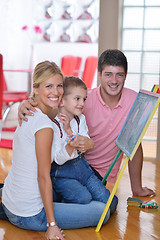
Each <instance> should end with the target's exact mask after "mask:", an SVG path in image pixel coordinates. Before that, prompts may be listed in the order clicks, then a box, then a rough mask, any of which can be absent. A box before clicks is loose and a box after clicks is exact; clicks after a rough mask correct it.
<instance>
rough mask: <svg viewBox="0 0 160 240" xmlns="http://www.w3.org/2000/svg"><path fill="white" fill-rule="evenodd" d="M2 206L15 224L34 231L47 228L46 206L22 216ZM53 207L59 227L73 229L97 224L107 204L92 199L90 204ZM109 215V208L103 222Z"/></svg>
mask: <svg viewBox="0 0 160 240" xmlns="http://www.w3.org/2000/svg"><path fill="white" fill-rule="evenodd" d="M2 207H3V209H4V212H5V214H6V215H7V217H8V219H9V221H10V222H11V223H12V224H14V225H15V226H17V227H19V228H22V229H27V230H34V231H46V230H47V226H46V224H47V220H46V214H45V210H44V208H43V209H42V211H41V212H40V213H39V214H37V215H35V216H32V217H20V216H16V215H14V214H13V213H11V212H10V211H9V210H8V209H7V208H6V207H5V206H4V205H3V204H2ZM53 208H54V216H55V220H56V222H57V225H58V227H60V228H62V229H73V228H84V227H95V226H97V224H98V222H99V219H100V217H101V214H102V212H103V210H104V208H105V204H104V203H101V202H96V201H91V202H90V203H89V204H72V203H53ZM109 217H110V210H108V212H107V214H106V217H105V219H104V222H103V224H104V223H106V222H107V221H108V219H109Z"/></svg>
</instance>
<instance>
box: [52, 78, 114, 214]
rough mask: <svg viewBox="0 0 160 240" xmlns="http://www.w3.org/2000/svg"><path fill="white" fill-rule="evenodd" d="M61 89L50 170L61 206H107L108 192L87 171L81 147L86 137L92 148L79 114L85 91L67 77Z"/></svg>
mask: <svg viewBox="0 0 160 240" xmlns="http://www.w3.org/2000/svg"><path fill="white" fill-rule="evenodd" d="M63 86H64V95H63V98H62V103H61V105H60V107H59V114H58V116H57V117H56V118H55V120H54V123H55V126H54V143H53V145H54V151H53V152H54V162H53V163H52V169H51V177H52V181H53V186H54V187H55V189H56V192H57V193H59V194H60V195H61V196H62V198H63V201H64V202H72V203H81V204H86V203H89V202H90V201H91V200H95V201H101V202H104V203H106V202H107V200H108V198H109V196H110V192H109V190H108V189H106V188H105V186H104V185H103V184H102V182H101V181H100V180H99V179H98V178H97V177H96V176H95V174H94V172H93V171H92V169H91V168H90V167H89V163H88V162H87V161H86V160H85V157H84V155H83V153H84V151H83V146H82V145H81V136H85V137H86V138H87V139H88V142H89V144H90V146H91V147H90V149H92V148H93V147H94V143H93V140H91V139H90V138H89V136H88V127H87V125H86V120H85V116H84V115H83V114H82V112H83V110H84V105H85V100H86V98H87V87H86V85H85V83H84V82H83V81H82V80H81V79H79V78H77V77H66V78H65V80H64V85H63ZM117 203H118V199H117V197H116V196H114V198H113V201H112V204H111V207H110V211H111V213H113V212H114V211H115V210H116V206H117Z"/></svg>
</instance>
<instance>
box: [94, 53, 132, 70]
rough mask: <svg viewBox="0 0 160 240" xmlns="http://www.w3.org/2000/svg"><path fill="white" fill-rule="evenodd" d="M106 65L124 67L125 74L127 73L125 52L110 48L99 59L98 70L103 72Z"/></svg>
mask: <svg viewBox="0 0 160 240" xmlns="http://www.w3.org/2000/svg"><path fill="white" fill-rule="evenodd" d="M106 65H109V66H119V67H123V68H124V71H125V74H127V70H128V63H127V58H126V56H125V55H124V53H122V52H121V51H120V50H118V49H108V50H106V51H104V52H103V53H102V54H101V55H100V57H99V60H98V71H99V72H100V74H102V71H103V69H104V67H105V66H106Z"/></svg>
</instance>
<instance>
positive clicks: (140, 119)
mask: <svg viewBox="0 0 160 240" xmlns="http://www.w3.org/2000/svg"><path fill="white" fill-rule="evenodd" d="M159 103H160V95H159V94H157V93H153V92H150V91H145V90H140V91H139V93H138V94H137V97H136V99H135V101H134V104H133V106H132V108H131V110H130V112H129V114H128V117H127V119H126V121H125V123H124V125H123V127H122V129H121V132H120V133H119V136H118V138H117V139H116V145H117V146H118V147H119V148H120V149H121V150H122V151H123V152H124V153H125V154H126V156H127V157H129V158H130V159H132V158H133V156H134V154H135V152H136V150H137V148H138V146H139V144H140V142H141V141H142V138H143V136H144V134H145V132H146V130H147V128H148V126H149V123H150V121H151V120H152V117H153V115H154V113H155V112H156V110H157V108H158V105H159Z"/></svg>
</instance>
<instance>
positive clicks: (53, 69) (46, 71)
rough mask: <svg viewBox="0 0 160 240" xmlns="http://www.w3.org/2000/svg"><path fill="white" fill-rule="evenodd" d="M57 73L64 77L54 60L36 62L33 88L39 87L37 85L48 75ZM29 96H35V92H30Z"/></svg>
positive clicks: (47, 77) (48, 76)
mask: <svg viewBox="0 0 160 240" xmlns="http://www.w3.org/2000/svg"><path fill="white" fill-rule="evenodd" d="M56 74H59V75H60V76H61V77H62V79H63V78H64V76H63V73H62V71H61V69H60V68H59V67H58V66H57V64H56V63H55V62H50V61H44V62H40V63H38V64H37V66H36V67H35V69H34V73H33V88H39V85H40V84H41V83H42V82H44V81H46V80H47V79H49V78H50V77H52V76H54V75H56ZM30 98H33V99H34V98H35V93H34V92H31V94H30Z"/></svg>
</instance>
